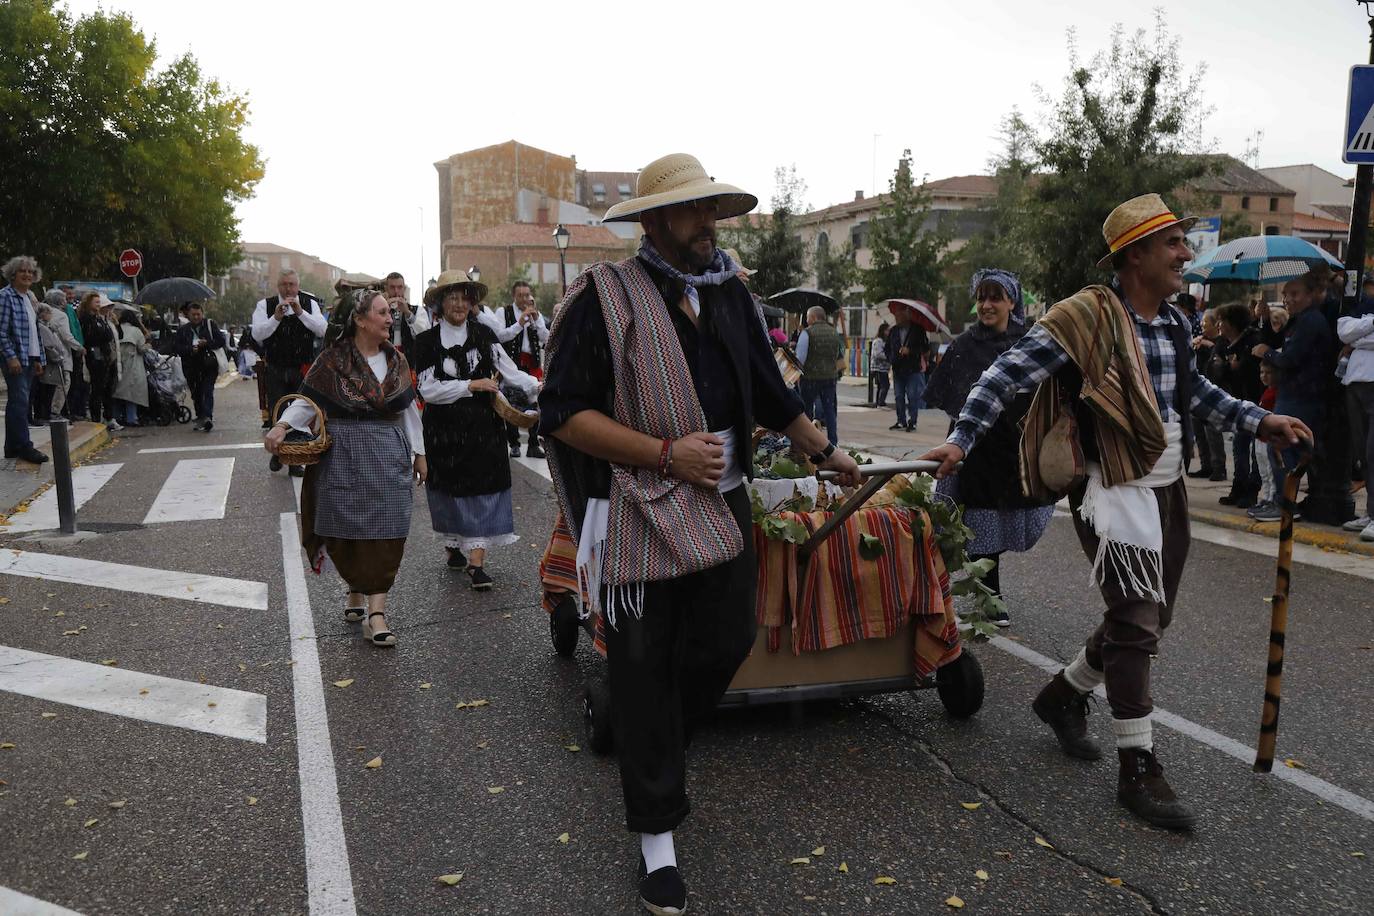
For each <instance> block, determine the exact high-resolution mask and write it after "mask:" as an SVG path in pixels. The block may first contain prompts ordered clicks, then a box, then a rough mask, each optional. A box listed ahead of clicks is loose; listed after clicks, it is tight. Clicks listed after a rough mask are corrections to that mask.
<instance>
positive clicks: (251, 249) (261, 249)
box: [239, 242, 313, 257]
mask: <svg viewBox="0 0 1374 916" xmlns="http://www.w3.org/2000/svg"><path fill="white" fill-rule="evenodd" d="M239 247H240V248H242V249H243V253H244V254H305V252H303V251H297V250H296V249H294V248H286V247H285V246H282V245H276V244H273V243H272V242H244V243H243V244H242V245H240V246H239ZM312 257H313V255H312Z"/></svg>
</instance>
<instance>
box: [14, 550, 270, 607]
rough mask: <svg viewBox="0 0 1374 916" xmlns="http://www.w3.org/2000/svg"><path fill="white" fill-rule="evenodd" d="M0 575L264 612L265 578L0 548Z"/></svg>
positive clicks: (265, 596) (265, 597)
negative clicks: (194, 571) (179, 570)
mask: <svg viewBox="0 0 1374 916" xmlns="http://www.w3.org/2000/svg"><path fill="white" fill-rule="evenodd" d="M0 575H10V576H23V577H25V578H28V579H49V580H51V581H53V582H71V583H74V584H76V585H93V586H96V587H97V588H112V589H115V590H116V591H121V592H137V593H138V594H141V595H159V596H161V597H163V598H177V599H179V600H181V601H199V602H204V603H206V604H222V605H225V606H226V607H241V608H247V609H249V610H253V611H265V610H267V583H266V582H253V581H251V580H249V579H226V578H224V577H222V576H205V575H201V574H200V573H188V572H177V571H175V570H171V569H153V568H151V567H147V566H125V565H124V564H123V563H106V562H104V561H101V560H87V559H85V558H83V557H64V556H57V555H56V554H48V553H33V552H32V551H28V550H10V549H7V548H6V549H0Z"/></svg>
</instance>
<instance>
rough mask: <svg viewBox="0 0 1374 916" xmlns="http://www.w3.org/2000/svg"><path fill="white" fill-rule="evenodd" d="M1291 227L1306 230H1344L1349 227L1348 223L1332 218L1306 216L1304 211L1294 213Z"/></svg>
mask: <svg viewBox="0 0 1374 916" xmlns="http://www.w3.org/2000/svg"><path fill="white" fill-rule="evenodd" d="M1293 228H1294V229H1296V230H1306V231H1308V232H1345V231H1346V230H1348V229H1349V228H1350V224H1349V223H1343V222H1340V221H1339V220H1334V219H1323V218H1322V217H1320V216H1308V215H1307V214H1306V213H1294V214H1293Z"/></svg>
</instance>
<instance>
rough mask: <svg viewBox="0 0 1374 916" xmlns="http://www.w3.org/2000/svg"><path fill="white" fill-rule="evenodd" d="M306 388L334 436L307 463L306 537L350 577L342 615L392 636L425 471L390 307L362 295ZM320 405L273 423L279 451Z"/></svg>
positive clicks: (319, 557) (317, 564)
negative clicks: (390, 613)
mask: <svg viewBox="0 0 1374 916" xmlns="http://www.w3.org/2000/svg"><path fill="white" fill-rule="evenodd" d="M301 394H303V395H305V396H306V397H308V398H310V399H311V400H312V401H314V402H315V403H316V404H318V405H319V407H320V409H321V410H323V411H324V413H325V417H326V420H327V422H328V428H329V435H330V437H331V438H332V439H333V442H334V444H333V445H332V446H331V447H330V449H329V451H327V452H325V454H324V457H323V458H322V459H321V460H320V462H319V463H318V464H314V465H310V466H309V467H307V468H306V472H305V482H304V486H303V487H302V489H301V543H302V544H304V545H305V549H306V552H307V554H308V555H309V557H310V563H311V566H312V567H314V569H315V572H317V573H318V572H320V570H321V568H322V567H323V564H324V559H325V555H326V554H328V557H329V559H330V560H331V561H332V562H333V563H334V566H335V567H336V568H337V569H338V570H339V575H340V576H342V577H343V579H344V581H345V582H347V583H348V600H347V602H346V604H345V605H344V619H345V620H347V621H349V622H351V623H357V622H359V621H361V622H362V624H363V637H364V638H365V639H367V640H368V642H370V643H372V644H373V645H375V646H394V645H396V636H395V634H394V633H392V632H391V629H390V627H389V626H388V625H387V620H386V595H387V592H389V591H390V590H391V585H392V583H393V582H394V581H395V580H396V571H397V570H398V569H399V568H400V566H401V555H402V554H403V553H404V551H405V545H406V536H407V535H408V534H409V533H410V509H411V505H412V503H413V502H414V486H415V481H416V480H417V479H418V480H420V481H421V482H423V481H424V479H425V477H426V474H427V467H426V465H425V443H424V436H423V435H422V433H421V430H420V412H419V410H418V409H417V408H416V406H415V388H414V386H412V384H411V381H410V366H409V365H407V364H406V359H405V357H404V356H402V355H401V354H400V353H398V352H397V351H396V349H395V348H394V347H393V346H391V307H390V306H388V305H387V302H386V299H385V298H384V297H383V296H382V295H381V293H377V292H373V293H371V294H370V295H365V296H359V297H358V298H357V299H356V301H355V302H354V303H353V307H352V309H351V310H350V313H349V317H348V319H347V322H346V324H345V325H344V328H343V332H342V334H341V335H340V336H339V338H338V339H337V340H335V341H334V343H333V344H331V345H330V346H328V347H326V348H325V349H324V352H322V353H321V354H320V355H319V356H318V357H317V358H316V359H315V362H314V364H313V365H311V367H310V371H309V372H307V373H306V376H305V381H304V383H303V384H302V385H301ZM315 421H316V416H315V411H314V409H313V408H311V407H310V405H309V404H306V403H305V402H304V401H301V400H297V401H295V402H293V403H292V404H291V406H290V407H288V408H287V409H286V410H285V411H283V413H282V416H281V419H280V420H279V421H277V423H276V424H275V425H273V427H272V429H271V430H270V431H269V432H268V433H267V436H266V444H267V450H268V451H269V452H271V453H272V454H274V455H275V454H277V452H278V450H279V449H280V448H281V445H282V442H284V441H285V440H286V437H287V435H288V433H289V432H290V431H291V430H296V431H298V432H301V433H306V434H309V433H310V432H311V427H312V426H313V424H314V423H315Z"/></svg>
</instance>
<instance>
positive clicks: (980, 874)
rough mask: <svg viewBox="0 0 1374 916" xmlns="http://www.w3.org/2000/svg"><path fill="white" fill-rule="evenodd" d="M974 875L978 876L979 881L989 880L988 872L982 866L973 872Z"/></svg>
mask: <svg viewBox="0 0 1374 916" xmlns="http://www.w3.org/2000/svg"><path fill="white" fill-rule="evenodd" d="M973 877H975V878H977V879H978V880H979V881H986V880H988V873H987V872H986V871H984V870H983V869H981V868H980V869H978V870H977V871H976V872H974V873H973Z"/></svg>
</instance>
